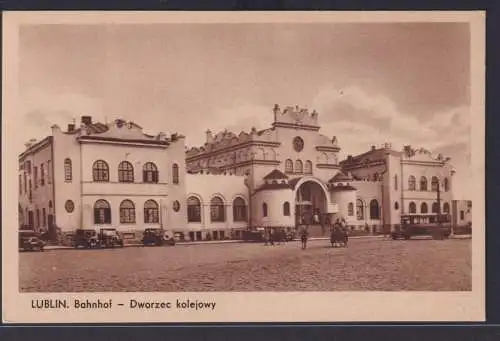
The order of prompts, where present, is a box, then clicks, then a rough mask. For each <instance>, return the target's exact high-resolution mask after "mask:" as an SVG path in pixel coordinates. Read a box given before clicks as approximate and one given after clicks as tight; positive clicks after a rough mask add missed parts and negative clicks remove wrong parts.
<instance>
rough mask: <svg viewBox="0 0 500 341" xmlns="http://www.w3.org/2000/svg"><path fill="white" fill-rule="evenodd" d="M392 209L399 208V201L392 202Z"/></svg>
mask: <svg viewBox="0 0 500 341" xmlns="http://www.w3.org/2000/svg"><path fill="white" fill-rule="evenodd" d="M394 209H395V210H399V203H398V202H397V201H396V202H395V203H394Z"/></svg>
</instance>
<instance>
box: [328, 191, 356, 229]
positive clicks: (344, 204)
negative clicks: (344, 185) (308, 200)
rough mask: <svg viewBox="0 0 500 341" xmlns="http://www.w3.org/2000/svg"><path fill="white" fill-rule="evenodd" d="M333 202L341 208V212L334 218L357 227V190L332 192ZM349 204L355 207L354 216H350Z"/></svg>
mask: <svg viewBox="0 0 500 341" xmlns="http://www.w3.org/2000/svg"><path fill="white" fill-rule="evenodd" d="M330 195H331V201H332V202H333V203H336V204H337V205H338V208H339V212H338V213H337V214H336V215H335V216H334V219H336V218H339V219H342V218H343V219H345V221H346V223H347V225H357V224H358V221H357V219H356V195H357V192H356V190H352V191H338V192H336V191H335V192H331V194H330ZM349 203H352V205H353V211H352V214H351V215H350V214H349Z"/></svg>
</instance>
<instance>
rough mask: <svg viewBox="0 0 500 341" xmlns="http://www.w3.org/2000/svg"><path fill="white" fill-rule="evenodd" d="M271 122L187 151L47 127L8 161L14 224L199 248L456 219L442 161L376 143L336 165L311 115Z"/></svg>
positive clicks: (82, 127) (129, 128)
mask: <svg viewBox="0 0 500 341" xmlns="http://www.w3.org/2000/svg"><path fill="white" fill-rule="evenodd" d="M272 114H273V115H274V120H273V123H272V125H271V127H269V128H267V129H264V130H256V129H255V128H252V129H251V130H250V131H249V132H240V133H238V134H236V133H233V132H228V131H222V132H219V133H217V134H213V133H212V132H211V131H210V130H208V131H207V132H206V142H205V143H204V145H202V146H198V147H192V148H189V149H188V148H186V146H185V138H184V136H182V135H180V134H172V135H169V136H167V135H165V134H163V133H160V134H158V135H148V134H145V133H144V132H143V129H142V128H141V127H140V126H139V125H137V124H136V123H133V122H128V121H125V120H121V119H118V120H115V121H113V122H110V123H106V124H103V123H99V122H93V121H92V117H90V116H82V117H81V122H80V124H79V126H78V127H77V126H76V125H75V124H69V125H68V127H67V129H65V130H63V129H61V128H60V127H59V126H57V125H54V126H53V127H52V134H51V135H50V136H48V137H46V138H45V139H43V140H41V141H39V142H37V141H34V140H31V141H30V142H28V143H27V145H26V150H25V151H24V152H23V153H22V154H21V155H20V156H19V221H20V224H22V225H25V226H29V227H31V228H34V229H36V230H51V231H54V233H55V231H56V230H58V231H62V232H71V231H74V230H76V229H78V228H96V229H97V228H99V227H100V226H112V227H115V228H117V229H118V230H120V231H122V232H137V231H142V230H144V228H146V227H163V228H166V229H170V230H173V231H174V232H178V233H180V234H182V235H183V237H184V238H186V239H190V240H199V239H205V238H206V237H207V236H210V238H215V239H225V238H228V237H231V236H234V233H239V232H240V231H241V230H243V229H245V228H247V227H255V226H271V227H294V226H296V225H297V224H299V223H302V222H305V221H306V220H309V222H308V223H313V222H312V221H311V217H312V216H313V215H315V214H317V215H318V216H319V217H321V218H320V219H321V223H322V224H323V223H325V222H326V221H327V220H329V221H331V220H334V219H337V218H339V219H345V220H346V222H347V224H348V225H349V226H350V228H351V229H376V228H381V227H382V226H394V225H396V224H399V223H400V221H401V215H412V214H414V215H424V216H425V215H429V216H432V215H433V214H436V213H437V212H442V213H445V214H452V213H453V212H457V210H456V209H454V210H451V208H450V207H451V205H452V200H453V194H452V193H453V181H452V179H453V174H454V170H453V168H452V166H451V165H450V160H449V158H445V157H443V156H441V155H437V156H435V155H432V153H430V152H429V151H427V150H424V149H413V148H411V147H410V146H406V147H405V148H404V149H403V150H400V151H397V150H393V149H392V148H391V146H390V145H389V144H384V145H382V146H379V147H375V146H373V147H372V148H371V149H370V150H368V151H367V152H366V153H363V154H360V155H356V156H352V155H350V156H348V157H347V159H345V160H343V161H340V160H339V152H340V145H339V141H338V140H337V138H336V137H335V136H326V135H324V134H323V133H321V132H320V125H319V121H318V118H319V117H318V116H319V115H318V113H317V112H316V111H312V112H309V111H308V110H307V109H303V108H299V107H286V108H283V109H282V108H280V107H279V106H278V105H276V106H275V107H274V108H273V110H272ZM438 188H439V191H438ZM438 196H439V199H438ZM438 201H439V203H440V205H438ZM452 211H453V212H452Z"/></svg>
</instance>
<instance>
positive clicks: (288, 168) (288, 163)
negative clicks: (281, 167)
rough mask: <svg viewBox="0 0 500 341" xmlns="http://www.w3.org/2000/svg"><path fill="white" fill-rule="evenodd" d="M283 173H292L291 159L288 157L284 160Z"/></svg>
mask: <svg viewBox="0 0 500 341" xmlns="http://www.w3.org/2000/svg"><path fill="white" fill-rule="evenodd" d="M285 173H293V161H292V160H290V159H287V160H286V161H285Z"/></svg>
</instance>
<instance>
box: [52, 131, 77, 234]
mask: <svg viewBox="0 0 500 341" xmlns="http://www.w3.org/2000/svg"><path fill="white" fill-rule="evenodd" d="M52 135H53V139H54V162H53V164H54V186H55V188H54V190H55V197H54V210H55V223H56V225H57V226H58V227H59V228H60V229H61V230H62V231H64V232H69V231H74V230H76V229H78V228H80V227H81V226H82V200H81V191H82V188H81V187H82V163H81V149H80V144H79V143H78V142H77V141H76V139H75V135H72V134H65V133H63V132H62V131H61V129H60V128H59V127H57V126H54V127H53V128H52ZM66 158H68V159H70V160H71V169H72V179H71V181H66V180H65V176H64V160H65V159H66ZM68 201H71V202H73V204H74V210H73V211H72V212H67V210H66V207H65V206H66V202H68Z"/></svg>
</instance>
